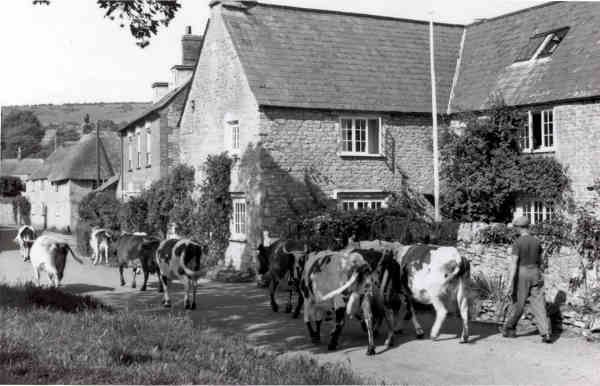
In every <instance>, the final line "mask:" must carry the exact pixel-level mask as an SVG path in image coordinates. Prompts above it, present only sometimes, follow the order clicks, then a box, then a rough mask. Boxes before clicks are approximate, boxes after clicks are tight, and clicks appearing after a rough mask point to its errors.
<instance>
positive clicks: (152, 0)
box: [33, 0, 181, 48]
mask: <svg viewBox="0 0 600 386" xmlns="http://www.w3.org/2000/svg"><path fill="white" fill-rule="evenodd" d="M50 2H51V1H50V0H33V4H45V5H49V4H50ZM97 4H98V6H99V7H100V8H101V9H103V10H105V13H104V17H108V18H109V19H111V20H115V19H116V20H118V22H119V25H120V27H121V28H124V27H125V25H126V24H128V25H129V31H130V32H131V35H132V36H133V37H134V39H135V40H136V41H137V42H136V44H137V45H138V46H140V47H142V48H144V47H146V46H147V45H148V44H150V38H151V37H152V35H156V34H157V33H158V27H159V26H161V25H163V26H165V27H166V26H168V25H169V23H170V22H171V20H173V19H174V18H175V15H176V13H177V11H178V10H179V8H180V7H181V4H179V2H178V1H177V0H169V1H165V0H128V1H114V0H97Z"/></svg>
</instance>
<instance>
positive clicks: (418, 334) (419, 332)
mask: <svg viewBox="0 0 600 386" xmlns="http://www.w3.org/2000/svg"><path fill="white" fill-rule="evenodd" d="M423 338H425V333H424V332H423V330H417V339H423Z"/></svg>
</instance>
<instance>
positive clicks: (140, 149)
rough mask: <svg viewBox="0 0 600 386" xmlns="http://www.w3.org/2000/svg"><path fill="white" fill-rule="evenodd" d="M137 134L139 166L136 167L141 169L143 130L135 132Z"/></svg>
mask: <svg viewBox="0 0 600 386" xmlns="http://www.w3.org/2000/svg"><path fill="white" fill-rule="evenodd" d="M135 136H136V145H137V146H136V148H137V168H136V169H141V168H142V133H141V131H139V130H138V131H136V133H135Z"/></svg>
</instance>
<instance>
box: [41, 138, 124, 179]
mask: <svg viewBox="0 0 600 386" xmlns="http://www.w3.org/2000/svg"><path fill="white" fill-rule="evenodd" d="M100 144H101V146H103V147H104V149H105V150H106V156H105V155H104V152H102V150H100V178H101V179H103V180H104V179H108V178H110V177H112V176H113V175H115V173H117V172H118V171H119V170H120V163H121V157H120V145H121V142H120V139H119V137H118V135H117V134H116V133H113V132H105V133H101V134H100ZM107 157H108V159H107ZM109 163H110V168H109V166H108V165H109ZM96 165H97V162H96V134H95V133H91V134H87V135H84V136H83V137H82V138H81V139H80V140H79V141H78V142H76V143H75V144H73V145H71V146H68V147H63V146H61V147H59V148H58V149H56V151H54V152H53V153H52V154H51V155H50V156H49V157H48V158H47V159H46V162H45V163H44V165H43V166H42V167H41V168H40V169H39V170H38V171H36V172H35V173H33V174H32V175H31V176H30V177H29V179H30V180H39V179H48V180H50V181H52V182H55V181H63V180H95V179H96V173H97V171H96ZM111 168H112V171H111V170H110V169H111Z"/></svg>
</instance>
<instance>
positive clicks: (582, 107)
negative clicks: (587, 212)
mask: <svg viewBox="0 0 600 386" xmlns="http://www.w3.org/2000/svg"><path fill="white" fill-rule="evenodd" d="M554 127H555V128H556V129H555V130H556V131H557V138H556V140H557V150H556V158H557V159H558V160H559V161H560V162H561V163H562V164H563V165H565V166H567V167H568V173H569V176H570V177H571V187H572V189H573V193H574V198H575V200H576V201H577V202H580V203H581V202H583V201H587V200H589V199H591V198H593V195H594V193H593V192H591V191H588V190H587V189H586V188H587V187H588V186H590V185H592V184H593V183H594V180H596V179H598V178H600V161H599V160H600V141H599V140H598V139H597V136H598V133H599V132H600V102H588V103H571V104H564V105H558V106H555V107H554Z"/></svg>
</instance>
